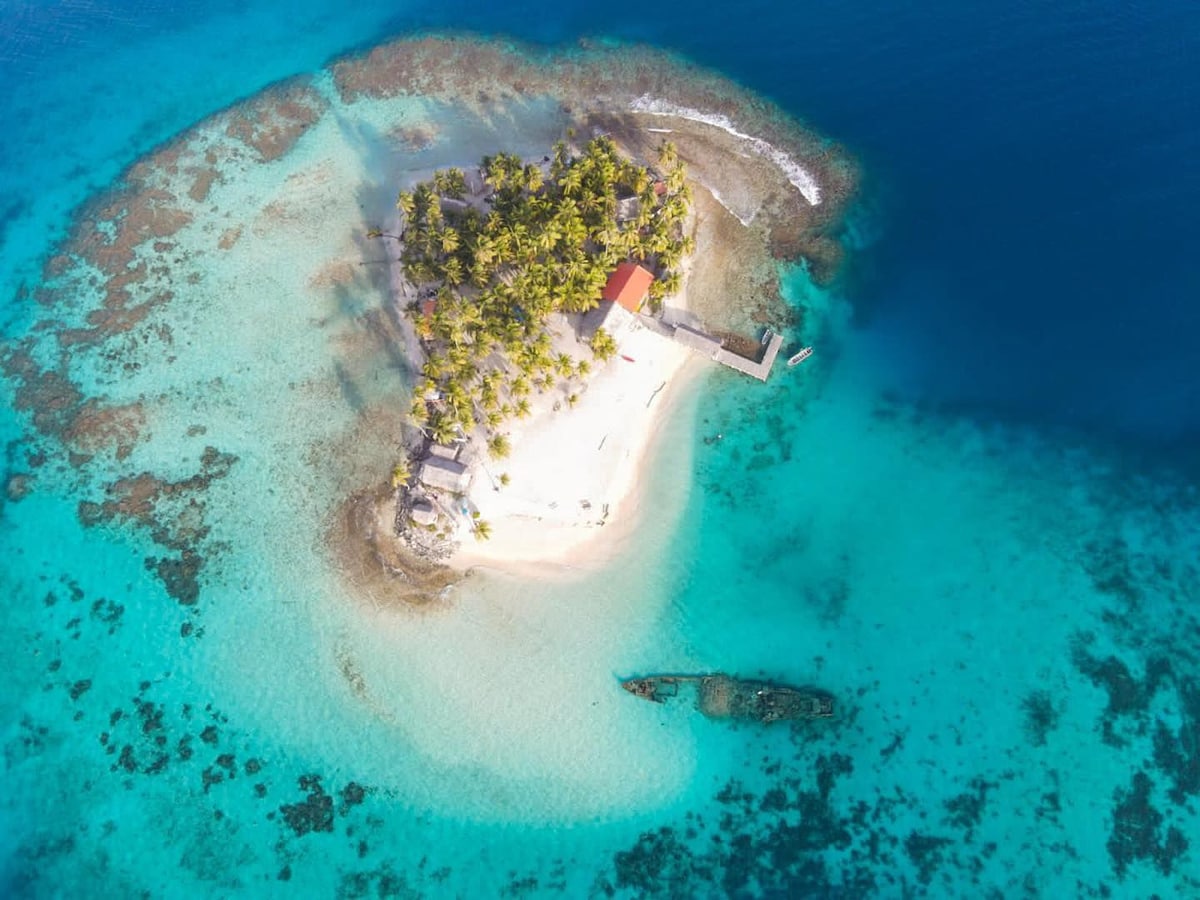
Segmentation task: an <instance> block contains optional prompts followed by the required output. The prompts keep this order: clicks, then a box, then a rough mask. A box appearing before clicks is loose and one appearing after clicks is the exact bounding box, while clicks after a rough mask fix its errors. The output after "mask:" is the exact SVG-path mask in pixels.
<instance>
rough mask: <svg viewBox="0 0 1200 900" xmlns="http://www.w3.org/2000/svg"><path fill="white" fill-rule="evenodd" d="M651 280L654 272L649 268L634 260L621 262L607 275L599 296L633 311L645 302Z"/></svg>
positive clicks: (636, 310) (637, 309)
mask: <svg viewBox="0 0 1200 900" xmlns="http://www.w3.org/2000/svg"><path fill="white" fill-rule="evenodd" d="M653 281H654V274H653V273H652V272H651V271H650V270H649V269H646V268H643V267H642V266H639V265H638V264H637V263H635V262H628V261H627V262H623V263H621V264H620V265H619V266H617V267H616V269H614V270H613V273H612V274H611V275H609V276H608V284H606V285H604V291H603V292H602V293H601V296H602V297H603V298H604V299H605V300H611V301H612V302H613V303H619V304H621V306H623V307H625V308H626V309H627V310H629V311H630V312H631V313H635V312H638V311H639V310H640V309H641V308H642V304H643V303H645V302H646V294H647V293H649V291H650V285H651V283H652V282H653Z"/></svg>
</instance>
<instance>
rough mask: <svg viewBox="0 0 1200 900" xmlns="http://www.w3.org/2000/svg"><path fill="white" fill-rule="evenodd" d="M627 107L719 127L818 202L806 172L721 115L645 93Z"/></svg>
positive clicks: (817, 193)
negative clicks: (773, 165)
mask: <svg viewBox="0 0 1200 900" xmlns="http://www.w3.org/2000/svg"><path fill="white" fill-rule="evenodd" d="M629 108H630V109H631V110H632V111H633V112H640V113H648V114H650V115H655V116H675V117H676V118H679V119H687V120H689V121H691V122H703V123H704V124H706V125H712V126H714V127H716V128H720V129H721V130H722V131H724V132H726V133H728V134H731V135H733V136H734V137H736V138H739V139H740V140H743V141H745V142H746V143H747V144H749V145H750V147H751V148H752V149H753V150H754V152H755V153H757V154H758V155H759V156H763V157H765V158H767V159H769V160H771V162H773V163H775V165H777V166H778V167H779V169H780V170H781V171H782V172H783V174H784V175H785V176H787V180H788V181H789V182H791V184H792V186H793V187H795V188H796V190H798V191H799V192H800V195H801V196H802V197H804V199H805V200H807V201H808V202H809V204H810V205H812V206H817V205H819V204H820V202H821V186H820V185H819V184H817V180H816V179H815V178H813V176H812V174H811V173H810V172H809V171H808V170H807V169H805V168H804V167H803V166H802V165H800V164H799V163H798V162H796V161H795V160H794V159H792V157H791V156H789V155H788V154H787V153H785V152H784V151H782V150H780V149H779V148H778V147H776V146H775V145H774V144H772V143H770V142H769V141H765V140H763V139H762V138H760V137H755V136H754V135H752V134H746V133H745V132H744V131H738V130H737V128H735V127H734V124H733V121H732V120H731V119H730V118H729V117H728V116H726V115H723V114H721V113H706V112H704V111H703V110H699V109H693V108H692V107H690V106H678V105H676V104H674V103H670V102H668V101H666V100H661V99H659V98H657V97H651V96H650V95H649V94H643V95H642V96H640V97H638V98H637V99H636V100H634V101H633V103H632V104H630V107H629Z"/></svg>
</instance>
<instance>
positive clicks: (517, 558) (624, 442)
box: [450, 298, 704, 575]
mask: <svg viewBox="0 0 1200 900" xmlns="http://www.w3.org/2000/svg"><path fill="white" fill-rule="evenodd" d="M673 299H674V300H675V301H676V302H677V301H678V300H679V299H681V298H673ZM558 330H559V333H560V337H559V340H560V341H564V342H565V341H570V342H574V340H575V339H574V336H573V333H572V329H571V327H570V325H569V324H568V323H567V322H566V320H562V321H561V323H560V327H559V329H558ZM619 346H620V352H619V354H618V355H617V356H615V357H613V358H612V359H610V360H609V361H608V362H606V363H602V364H599V366H598V368H597V370H596V371H595V372H594V373H593V374H592V375H591V376H590V377H589V378H588V380H587V383H586V385H584V387H583V389H582V390H581V391H580V392H579V394H578V396H579V399H578V401H577V402H576V403H575V404H574V405H573V406H571V405H569V404H568V402H567V400H566V396H565V392H564V391H562V390H553V391H548V392H546V393H544V394H541V395H539V396H538V397H537V399H536V402H535V404H534V412H533V415H532V416H530V417H529V418H528V419H526V420H524V421H515V422H514V423H513V424H512V429H511V431H510V433H511V436H512V452H511V454H510V455H509V456H508V457H507V458H506V459H503V460H494V459H489V458H488V457H487V456H486V455H481V456H479V457H477V458H476V460H475V461H474V463H473V464H472V466H471V468H472V471H473V479H472V487H471V492H470V500H471V502H472V504H473V506H474V507H475V508H476V509H477V510H478V512H479V514H480V517H481V518H482V519H483V520H484V521H486V522H488V523H489V524H490V525H491V527H492V536H491V537H490V539H488V540H476V539H474V538H473V537H472V536H471V535H470V534H469V533H468V534H464V535H463V536H462V544H461V546H460V548H459V550H458V551H457V552H456V553H455V555H454V556H453V557H452V558H451V560H450V564H451V565H452V566H453V567H455V568H459V569H467V568H471V567H481V566H482V567H490V568H497V569H503V570H506V571H509V572H523V573H533V572H536V573H537V574H539V575H544V574H552V573H553V572H554V571H555V570H559V571H561V572H564V573H565V572H570V571H571V570H573V569H579V568H585V567H587V568H596V567H599V566H601V565H603V564H604V562H605V561H606V560H609V559H611V558H612V556H613V555H614V554H615V553H616V552H617V551H618V550H619V548H620V545H621V542H622V540H623V539H624V538H627V537H628V535H629V534H630V532H631V531H632V530H633V528H634V526H635V524H636V522H637V519H638V516H637V511H638V507H639V502H640V496H641V494H642V491H641V490H639V486H640V484H641V482H642V481H643V479H644V478H645V477H646V465H645V464H646V462H647V460H648V459H649V457H650V454H651V453H653V452H658V451H661V452H670V449H669V448H660V447H658V446H657V445H656V441H655V438H656V437H657V435H658V434H659V433H660V432H661V431H662V428H661V427H660V426H661V423H662V422H663V421H664V420H665V419H666V418H667V417H668V416H671V415H673V414H674V413H675V410H674V406H675V405H676V401H677V400H678V398H679V397H680V396H681V394H682V392H683V391H684V389H685V386H686V385H688V384H692V383H694V377H693V376H694V375H695V374H697V373H698V372H700V371H702V370H703V368H704V363H703V361H702V360H700V359H699V358H698V357H696V356H695V355H694V354H692V353H691V352H690V351H689V350H688V349H687V348H686V347H684V346H682V345H680V344H678V343H676V342H674V341H672V340H671V339H670V338H667V337H663V336H662V335H660V334H658V333H656V332H655V331H653V330H651V328H649V327H646V326H645V325H643V324H641V323H640V322H637V321H635V322H632V323H631V324H630V326H629V327H628V329H626V330H625V331H624V332H623V333H622V334H621V335H620V337H619ZM580 350H582V351H583V352H584V353H589V351H588V350H587V348H586V347H583V346H582V345H580V346H579V347H578V349H577V350H576V352H577V353H578V352H579V351H580ZM501 475H507V476H508V478H507V480H508V484H507V485H502V484H501Z"/></svg>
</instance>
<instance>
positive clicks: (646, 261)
mask: <svg viewBox="0 0 1200 900" xmlns="http://www.w3.org/2000/svg"><path fill="white" fill-rule="evenodd" d="M573 138H574V134H573V133H568V135H567V137H566V138H565V139H563V140H560V141H558V142H557V143H556V144H555V145H554V147H553V148H552V149H551V152H550V153H548V154H546V155H544V156H542V157H541V158H535V159H522V158H520V157H518V156H516V155H514V154H511V153H504V152H500V153H497V154H495V155H491V156H485V157H484V158H483V159H482V160H481V162H480V164H479V165H478V167H477V168H471V169H463V168H446V169H439V170H436V171H434V172H433V174H432V177H431V178H429V179H427V180H422V181H419V182H417V183H416V184H414V185H412V186H411V188H410V189H408V190H404V191H401V192H400V194H399V197H398V200H397V204H396V206H397V209H398V212H399V217H398V219H397V221H396V222H395V223H394V224H393V225H389V227H388V229H378V230H375V231H373V232H372V233H371V235H372V237H375V238H378V239H381V240H389V241H395V242H396V243H397V244H398V245H399V254H398V256H397V257H396V258H395V265H394V277H393V287H394V292H395V294H396V302H397V305H398V307H399V311H400V313H401V317H400V318H401V321H402V323H403V324H402V330H403V332H404V334H405V343H406V345H407V346H406V356H407V358H408V359H409V360H410V362H411V365H412V368H413V369H414V373H415V375H416V381H415V385H414V392H413V399H412V406H411V410H410V414H411V418H412V421H413V423H414V425H415V428H416V433H417V434H418V435H419V438H418V439H416V440H414V441H412V442H410V445H409V448H408V452H407V455H406V456H405V458H403V459H401V460H399V461H398V463H397V465H396V467H395V469H394V471H393V472H392V477H391V487H392V489H393V490H394V495H393V497H392V499H391V500H390V501H389V502H388V504H386V506H387V509H388V512H389V514H390V516H391V520H392V522H393V523H394V532H395V534H396V535H397V536H398V537H399V538H400V543H401V544H402V545H404V547H405V549H406V550H407V551H408V552H410V553H411V554H413V555H415V556H416V557H418V558H419V559H421V560H423V561H426V562H437V563H441V562H448V563H449V564H450V565H451V567H453V568H454V569H458V570H462V569H466V568H469V567H472V566H477V565H502V566H503V567H505V568H509V569H511V568H513V567H514V566H517V567H519V566H520V565H521V564H530V565H532V564H541V563H546V564H553V563H559V564H564V563H565V564H572V554H571V551H572V550H573V549H577V548H578V547H579V546H580V545H581V544H582V543H584V542H585V541H587V540H588V538H589V537H590V536H591V533H592V532H594V529H596V528H598V527H600V526H603V525H606V524H608V523H610V522H611V521H613V520H614V519H615V515H616V513H615V508H616V506H617V505H618V504H620V503H621V502H622V501H623V500H624V499H625V498H626V497H627V496H628V494H629V493H630V489H631V486H632V482H633V481H634V480H635V479H636V472H637V468H638V466H639V464H640V462H641V460H642V458H643V457H644V455H645V452H646V449H647V447H648V446H649V443H650V438H651V437H652V436H653V435H654V433H655V432H656V430H657V426H658V423H657V422H656V421H655V418H654V414H655V413H657V412H658V410H657V409H655V403H654V401H655V400H656V399H657V398H658V395H659V394H660V392H663V391H664V390H665V389H666V388H667V386H668V384H669V383H670V382H672V381H673V380H675V379H676V376H677V375H678V374H679V373H680V372H681V370H683V369H684V368H685V364H686V362H687V361H688V359H689V357H690V356H694V355H699V356H703V357H707V358H710V359H715V360H717V361H719V362H723V363H725V364H726V365H730V366H732V367H733V368H735V369H738V370H739V371H742V372H745V373H747V374H750V375H754V376H755V377H758V378H762V379H765V378H766V375H767V373H768V372H769V371H770V368H771V365H772V363H773V362H774V359H775V357H776V355H777V354H778V351H779V347H780V345H781V343H782V337H781V336H780V335H778V334H775V333H773V332H771V331H770V330H767V331H766V332H765V334H764V335H763V336H762V339H761V341H760V342H759V343H758V344H757V345H755V346H756V349H757V352H755V353H754V354H753V356H748V355H744V354H740V353H735V352H733V351H731V350H729V349H726V348H725V347H724V346H723V343H724V342H723V341H722V339H721V338H718V337H715V336H713V335H710V334H707V333H705V332H704V331H703V330H702V329H701V328H700V327H698V324H697V322H696V321H695V320H694V317H690V316H689V315H688V311H687V301H686V291H685V283H686V278H687V273H688V263H689V259H690V256H691V254H692V252H693V251H694V249H695V246H696V239H695V236H694V233H693V232H694V230H695V227H696V223H695V221H694V216H693V215H692V191H691V187H690V185H689V183H688V180H687V169H686V166H685V164H684V163H683V161H682V160H681V159H680V157H679V155H678V152H677V150H676V147H675V145H674V144H673V143H671V142H670V141H669V140H662V141H660V142H659V143H658V145H657V147H656V148H655V155H654V158H653V160H651V161H645V162H643V161H638V160H637V159H635V158H634V157H633V156H632V154H630V153H629V152H622V149H621V148H620V147H619V146H618V144H617V142H616V141H615V140H614V139H613V138H612V137H611V136H609V135H607V134H603V133H601V134H597V135H595V136H593V137H591V138H590V139H589V140H587V141H586V142H585V143H583V144H582V145H577V144H575V143H574V142H573ZM664 405H665V402H664V403H660V404H659V406H664ZM606 446H607V447H608V448H609V452H608V454H607V456H606V454H605V448H606ZM623 524H624V525H626V526H628V524H629V523H628V522H625V523H623ZM610 533H611V531H610ZM485 543H486V544H487V545H488V546H484V544H485Z"/></svg>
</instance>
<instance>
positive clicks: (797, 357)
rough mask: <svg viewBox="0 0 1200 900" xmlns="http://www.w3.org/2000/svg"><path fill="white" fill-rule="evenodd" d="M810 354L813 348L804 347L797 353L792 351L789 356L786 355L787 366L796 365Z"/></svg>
mask: <svg viewBox="0 0 1200 900" xmlns="http://www.w3.org/2000/svg"><path fill="white" fill-rule="evenodd" d="M812 355H813V348H812V347H805V348H804V349H802V350H800V351H799V352H798V353H793V354H792V355H791V356H790V357H788V365H789V366H798V365H800V363H802V362H804V361H805V360H806V359H808V358H809V357H810V356H812Z"/></svg>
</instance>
